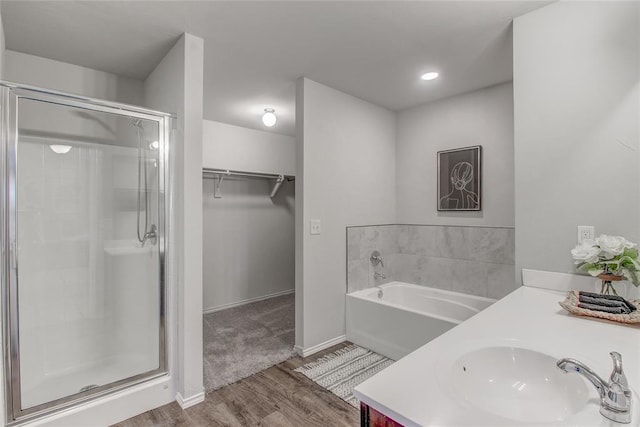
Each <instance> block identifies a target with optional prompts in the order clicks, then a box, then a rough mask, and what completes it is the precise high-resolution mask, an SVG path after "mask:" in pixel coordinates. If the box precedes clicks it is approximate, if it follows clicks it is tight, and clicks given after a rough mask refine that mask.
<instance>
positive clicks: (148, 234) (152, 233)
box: [141, 224, 158, 248]
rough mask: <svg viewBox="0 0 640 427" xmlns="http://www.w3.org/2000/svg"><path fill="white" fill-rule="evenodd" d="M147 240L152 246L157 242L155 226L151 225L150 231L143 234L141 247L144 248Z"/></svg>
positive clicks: (156, 228)
mask: <svg viewBox="0 0 640 427" xmlns="http://www.w3.org/2000/svg"><path fill="white" fill-rule="evenodd" d="M147 240H149V241H151V244H152V245H155V244H156V243H157V241H158V227H157V226H156V225H155V224H151V230H149V231H147V232H146V233H144V236H143V237H142V242H141V243H142V245H141V247H142V248H144V244H145V243H146V242H147Z"/></svg>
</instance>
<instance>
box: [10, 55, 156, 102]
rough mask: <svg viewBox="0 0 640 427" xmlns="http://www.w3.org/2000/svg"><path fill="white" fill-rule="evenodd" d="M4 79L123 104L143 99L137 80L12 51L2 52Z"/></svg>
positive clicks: (141, 89) (140, 83) (142, 88)
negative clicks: (3, 53)
mask: <svg viewBox="0 0 640 427" xmlns="http://www.w3.org/2000/svg"><path fill="white" fill-rule="evenodd" d="M3 78H4V79H5V80H7V81H10V82H14V83H23V84H27V85H32V86H38V87H42V88H45V89H53V90H58V91H62V92H69V93H73V94H78V95H84V96H89V97H93V98H98V99H105V100H108V101H117V102H123V103H126V104H134V105H140V104H142V101H143V92H144V86H143V83H142V82H141V81H139V80H135V79H130V78H127V77H121V76H117V75H115V74H111V73H106V72H104V71H98V70H94V69H91V68H86V67H80V66H77V65H72V64H68V63H66V62H60V61H54V60H52V59H47V58H42V57H39V56H34V55H28V54H26V53H20V52H15V51H12V50H7V51H5V55H4V77H3Z"/></svg>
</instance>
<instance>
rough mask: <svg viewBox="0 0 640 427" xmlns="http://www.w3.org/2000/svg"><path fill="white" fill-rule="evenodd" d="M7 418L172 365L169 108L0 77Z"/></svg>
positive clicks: (93, 394)
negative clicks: (168, 350) (58, 90)
mask: <svg viewBox="0 0 640 427" xmlns="http://www.w3.org/2000/svg"><path fill="white" fill-rule="evenodd" d="M0 92H1V102H2V110H1V111H2V117H1V128H0V129H1V132H2V137H1V140H2V147H1V152H0V153H1V155H0V157H1V163H0V173H1V174H2V180H1V181H2V185H1V186H0V187H1V188H0V195H1V197H2V209H1V218H0V220H1V223H2V226H1V227H0V240H1V245H2V264H1V267H0V270H1V273H2V294H1V298H2V315H3V316H2V329H3V348H4V358H3V373H4V381H5V391H4V396H5V408H6V417H5V418H6V419H5V422H6V423H8V424H11V423H17V422H21V421H23V420H28V419H32V418H36V417H39V416H43V415H46V414H50V413H52V412H55V411H58V410H60V409H63V408H68V407H70V406H73V405H76V404H78V403H80V402H86V401H88V400H90V399H95V398H97V397H99V396H104V395H106V394H109V393H113V392H114V391H117V390H121V389H123V388H125V387H130V386H132V385H136V384H139V383H141V382H144V381H148V380H150V379H152V378H157V377H159V376H162V375H166V371H167V370H166V367H167V360H166V359H167V357H166V348H165V341H166V335H165V334H166V331H165V301H166V295H165V292H166V291H165V283H164V282H165V280H164V279H165V262H164V259H165V232H166V230H165V217H166V207H165V187H166V186H165V178H166V176H167V154H168V136H169V134H170V127H171V121H172V118H171V116H170V115H167V114H164V113H160V112H156V111H151V110H146V109H143V108H138V107H132V106H128V105H122V104H117V103H111V102H106V101H99V100H94V99H90V98H84V97H78V96H72V95H66V94H62V93H56V92H51V91H48V90H43V89H38V88H34V87H27V86H21V85H14V84H10V83H1V82H0Z"/></svg>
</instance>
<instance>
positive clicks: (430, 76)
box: [420, 71, 439, 80]
mask: <svg viewBox="0 0 640 427" xmlns="http://www.w3.org/2000/svg"><path fill="white" fill-rule="evenodd" d="M438 75H439V74H438V73H436V72H435V71H430V72H428V73H424V74H423V75H422V76H420V78H421V79H422V80H433V79H437V78H438Z"/></svg>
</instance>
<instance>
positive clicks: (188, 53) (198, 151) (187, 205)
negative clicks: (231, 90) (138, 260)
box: [145, 34, 204, 406]
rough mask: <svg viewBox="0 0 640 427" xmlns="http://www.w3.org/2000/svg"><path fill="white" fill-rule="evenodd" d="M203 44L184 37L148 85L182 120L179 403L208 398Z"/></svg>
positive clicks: (178, 151)
mask: <svg viewBox="0 0 640 427" xmlns="http://www.w3.org/2000/svg"><path fill="white" fill-rule="evenodd" d="M203 58H204V41H203V40H202V39H200V38H198V37H195V36H192V35H190V34H185V35H183V37H182V38H180V40H179V41H178V42H177V43H176V45H175V46H174V47H173V48H172V49H171V51H169V53H168V54H167V55H166V56H165V58H164V59H163V60H162V62H161V63H160V64H159V65H158V66H157V67H156V69H155V70H154V71H153V72H152V73H151V75H150V76H149V77H148V78H147V80H146V81H145V103H146V105H147V106H149V107H151V108H155V109H158V110H161V111H167V112H174V113H177V115H178V120H177V130H176V131H175V133H174V138H173V145H172V147H171V156H170V167H171V169H172V172H171V180H170V183H169V186H170V194H172V195H173V198H172V199H171V200H170V201H169V203H170V205H171V206H170V212H171V213H172V215H171V216H170V218H169V221H170V235H169V236H168V239H169V242H168V247H169V257H170V258H169V259H170V263H171V265H172V266H176V265H177V270H173V271H170V272H169V273H168V276H169V277H168V279H169V281H170V282H171V289H173V290H174V291H175V293H174V294H172V297H173V298H174V299H173V301H175V306H177V313H175V317H174V318H173V319H172V320H170V324H171V325H172V327H174V328H175V329H174V336H175V337H176V339H177V357H176V358H175V359H174V360H173V366H174V372H177V374H178V378H177V380H178V381H177V382H178V384H177V392H178V396H177V398H178V402H179V403H180V404H181V405H185V406H187V405H190V404H193V403H197V402H199V401H201V400H203V399H204V393H203V373H202V372H203V371H202V369H203V362H202V351H203V350H202V108H203V107H202V105H203V103H202V96H203V71H204V64H203Z"/></svg>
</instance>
